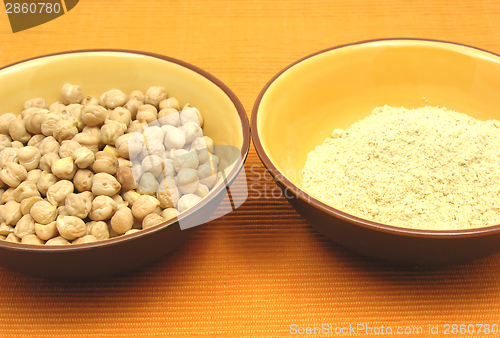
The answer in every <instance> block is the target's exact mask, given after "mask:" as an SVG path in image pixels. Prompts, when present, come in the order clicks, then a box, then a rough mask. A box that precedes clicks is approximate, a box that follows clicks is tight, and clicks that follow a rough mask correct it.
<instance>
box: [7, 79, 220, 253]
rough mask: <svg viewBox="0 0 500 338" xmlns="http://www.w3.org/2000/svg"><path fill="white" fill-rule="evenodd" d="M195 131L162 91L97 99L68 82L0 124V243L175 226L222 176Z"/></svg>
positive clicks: (193, 112)
mask: <svg viewBox="0 0 500 338" xmlns="http://www.w3.org/2000/svg"><path fill="white" fill-rule="evenodd" d="M202 127H203V116H202V115H201V113H200V111H199V110H198V109H196V108H194V107H191V106H190V105H189V104H186V105H185V106H184V107H183V108H182V109H181V106H180V104H179V101H178V100H177V99H176V98H174V97H168V96H167V92H166V90H165V88H163V87H150V88H149V89H148V90H147V91H146V92H145V93H142V92H140V91H133V92H132V93H130V95H127V94H125V93H123V92H122V91H120V90H118V89H112V90H109V91H107V92H105V93H104V94H102V95H101V97H100V98H99V99H98V98H95V97H92V96H86V97H84V96H83V92H82V89H81V88H80V86H78V85H74V84H69V83H67V84H65V85H64V86H63V87H62V89H61V100H60V101H57V102H54V103H52V104H50V106H49V105H48V104H47V102H46V101H45V100H44V99H43V98H35V99H31V100H28V101H26V102H25V104H24V110H23V111H22V112H21V114H19V115H16V114H13V113H6V114H2V115H0V188H1V189H0V239H2V240H5V241H9V242H16V243H24V244H39V245H42V244H44V245H67V244H80V243H90V242H96V241H100V240H105V239H108V238H112V237H116V236H121V235H127V234H131V233H134V232H137V231H140V230H141V229H146V228H149V227H152V226H154V225H158V224H160V223H163V222H165V221H168V220H171V219H173V218H176V217H177V216H178V214H179V213H181V212H183V211H185V210H187V209H189V208H191V207H192V206H193V205H195V204H196V203H198V202H199V201H200V200H201V199H202V198H203V197H205V196H206V195H207V194H208V193H209V191H210V189H211V188H212V187H213V186H214V184H215V182H216V181H217V178H218V175H217V174H218V172H219V170H220V169H221V168H225V167H227V162H226V163H224V162H225V161H224V160H223V159H220V160H219V158H218V157H217V156H216V155H215V154H213V148H214V144H213V141H212V140H211V139H210V138H209V137H207V136H204V135H203V130H202Z"/></svg>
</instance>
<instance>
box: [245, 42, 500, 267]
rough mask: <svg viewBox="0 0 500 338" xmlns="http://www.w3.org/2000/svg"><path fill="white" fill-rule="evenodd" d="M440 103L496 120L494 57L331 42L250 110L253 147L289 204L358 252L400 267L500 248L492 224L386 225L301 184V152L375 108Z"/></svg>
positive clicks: (406, 45) (274, 82)
mask: <svg viewBox="0 0 500 338" xmlns="http://www.w3.org/2000/svg"><path fill="white" fill-rule="evenodd" d="M384 105H390V106H403V107H406V108H417V107H422V106H426V105H429V106H441V107H443V106H444V107H447V108H449V109H453V110H456V111H459V112H462V113H465V114H468V115H471V116H472V117H475V118H477V119H480V120H487V119H499V118H500V112H499V107H500V57H499V56H498V55H496V54H493V53H490V52H487V51H484V50H481V49H477V48H473V47H468V46H464V45H460V44H455V43H449V42H442V41H428V40H414V39H389V40H377V41H366V42H360V43H354V44H349V45H343V46H338V47H334V48H331V49H327V50H323V51H320V52H318V53H315V54H312V55H309V56H307V57H305V58H303V59H301V60H298V61H297V62H294V63H293V64H291V65H290V66H288V67H286V68H285V69H283V70H282V71H280V72H279V73H278V74H276V75H275V76H274V77H273V78H272V79H271V80H270V81H269V82H268V83H267V85H266V86H265V87H264V89H263V90H262V91H261V93H260V95H259V96H258V98H257V101H256V103H255V106H254V108H253V113H252V119H251V127H252V134H253V139H254V144H255V148H256V150H257V152H258V154H259V156H260V158H261V160H262V162H263V163H264V165H265V166H266V168H267V169H268V171H269V172H270V173H271V174H272V175H273V176H274V178H275V180H276V182H277V183H278V185H279V186H280V187H281V189H282V190H283V192H284V194H285V196H286V197H287V199H288V201H289V202H290V204H291V205H292V206H293V207H294V208H295V209H296V210H297V211H298V212H299V213H300V214H301V215H302V216H303V217H304V218H305V219H306V220H307V221H308V222H309V223H310V224H311V225H312V226H313V227H315V228H316V229H317V230H318V231H319V232H321V233H323V234H324V235H325V236H326V237H328V238H330V239H332V240H334V241H335V242H337V243H339V244H341V245H343V246H345V247H347V248H349V249H352V250H354V251H356V252H358V253H361V254H365V255H369V256H373V257H377V258H380V259H383V260H389V261H395V262H399V263H404V264H417V265H418V264H422V265H444V264H454V263H462V262H466V261H471V260H475V259H478V258H481V257H485V256H488V255H492V254H494V253H496V252H498V251H500V245H498V243H500V225H495V226H488V227H484V228H475V229H464V230H453V231H451V230H447V231H439V230H422V229H410V228H401V227H395V226H390V225H386V224H381V223H377V222H372V221H369V220H365V219H361V218H359V217H356V216H353V215H350V214H348V213H345V212H343V211H341V210H339V209H336V208H334V207H332V206H329V205H327V204H325V203H323V202H322V201H320V200H319V199H317V198H315V197H314V196H311V195H309V194H308V193H307V192H306V191H304V190H303V188H302V184H301V179H300V171H301V169H302V168H303V167H304V164H305V162H306V159H307V154H308V153H309V152H310V151H312V150H314V148H315V146H317V145H321V144H322V143H323V141H324V140H325V139H326V138H328V137H329V136H330V133H331V132H332V130H333V129H335V128H342V129H345V128H347V127H348V126H350V125H351V124H352V123H354V122H356V121H358V120H360V119H362V118H364V117H366V116H367V115H369V114H370V113H371V111H372V110H373V109H374V108H375V107H379V106H384Z"/></svg>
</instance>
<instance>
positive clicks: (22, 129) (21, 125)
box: [9, 119, 31, 143]
mask: <svg viewBox="0 0 500 338" xmlns="http://www.w3.org/2000/svg"><path fill="white" fill-rule="evenodd" d="M25 123H26V122H25V121H24V120H21V119H13V120H12V121H10V124H9V134H10V137H11V138H12V139H13V140H14V141H19V142H21V143H26V142H28V141H29V139H30V138H31V135H30V134H29V133H28V132H27V131H26V124H25Z"/></svg>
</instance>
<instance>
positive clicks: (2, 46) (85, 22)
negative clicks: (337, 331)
mask: <svg viewBox="0 0 500 338" xmlns="http://www.w3.org/2000/svg"><path fill="white" fill-rule="evenodd" d="M384 37H415V38H432V39H441V40H449V41H454V42H460V43H464V44H468V45H473V46H476V47H480V48H484V49H487V50H490V51H492V52H496V53H500V4H499V3H498V1H491V0H485V1H481V2H479V1H473V0H468V1H465V0H463V1H443V0H441V1H426V0H420V1H390V0H386V1H380V0H377V1H375V0H352V1H345V0H344V1H339V0H335V1H291V0H282V1H271V0H265V1H258V0H253V1H239V0H238V1H237V0H233V1H229V0H227V1H224V0H216V1H188V0H185V1H159V0H157V1H153V0H150V1H125V0H122V1H117V0H106V1H97V0H83V1H82V0H81V1H80V3H79V4H78V5H77V6H76V7H75V8H74V9H73V10H72V11H71V12H69V13H67V14H66V15H64V16H62V17H60V18H58V19H56V20H54V21H51V22H49V23H46V24H44V25H42V26H38V27H35V28H32V29H30V30H27V31H23V32H19V33H16V34H13V33H12V32H11V30H10V26H9V22H8V19H7V15H6V14H5V13H4V12H3V9H2V13H0V66H4V65H6V64H9V63H12V62H15V61H19V60H23V59H26V58H29V57H33V56H37V55H43V54H48V53H54V52H59V51H64V50H71V49H86V48H124V49H134V50H142V51H148V52H155V53H160V54H165V55H169V56H172V57H175V58H178V59H182V60H185V61H187V62H190V63H192V64H194V65H196V66H199V67H201V68H203V69H205V70H207V71H208V72H210V73H212V74H213V75H215V76H216V77H218V78H219V79H221V80H222V81H223V82H224V83H226V84H227V85H228V86H229V87H230V88H231V89H232V90H233V91H234V92H235V93H236V95H237V96H238V97H239V98H240V100H241V101H242V103H243V105H244V106H245V108H246V110H247V113H248V115H249V116H250V113H251V109H252V106H253V102H254V100H255V98H256V97H257V95H258V93H259V91H260V89H261V88H262V87H263V86H264V85H265V83H266V82H267V81H268V80H269V79H270V78H271V77H272V76H273V75H274V74H275V73H277V72H278V71H279V70H280V69H282V68H283V67H285V66H286V65H288V64H289V63H291V62H292V61H294V60H296V59H298V58H301V57H303V56H305V55H308V54H310V53H313V52H316V51H318V50H321V49H324V48H327V47H332V46H335V45H339V44H344V43H349V42H355V41H359V40H365V39H374V38H384ZM499 90H500V88H499ZM252 166H253V167H252ZM246 167H247V177H248V179H249V181H250V182H249V184H250V196H249V199H248V201H247V202H246V203H245V204H244V205H243V206H242V207H240V209H238V210H237V211H236V212H233V213H232V214H230V215H227V216H225V217H223V218H221V219H219V220H217V221H214V222H212V223H210V224H207V225H205V226H203V227H201V228H200V230H199V232H198V233H197V235H196V236H195V237H193V238H192V239H191V240H190V241H189V242H188V243H187V244H186V245H185V246H183V247H181V248H180V249H179V250H177V251H176V252H174V253H173V254H171V255H169V256H167V257H164V258H163V259H161V260H160V261H158V262H156V263H154V264H153V265H150V266H148V267H144V268H143V269H141V270H139V271H134V272H130V273H128V274H125V275H122V276H119V277H113V278H108V279H103V280H99V281H95V282H91V283H83V282H82V283H62V282H52V281H44V280H39V279H34V278H29V277H24V276H21V275H18V274H16V273H12V272H9V271H7V270H3V269H0V337H11V336H12V337H14V336H15V337H38V336H41V335H44V336H61V337H62V336H79V337H90V336H93V337H104V336H121V337H135V336H141V337H150V336H178V337H193V336H201V337H210V336H212V337H254V336H259V337H281V336H284V337H288V336H295V335H292V334H290V325H291V324H297V325H299V326H320V325H322V324H324V323H325V324H329V325H332V326H334V327H335V326H346V325H349V324H352V325H356V324H358V323H363V324H365V325H369V326H373V327H375V326H378V327H380V326H381V325H384V327H387V326H388V325H390V326H392V327H393V328H394V330H395V328H397V327H398V326H401V327H405V326H421V327H423V329H424V334H423V335H420V336H427V334H426V333H427V330H428V325H429V324H432V325H436V324H439V325H440V332H443V325H444V324H446V323H450V324H453V323H456V324H469V323H471V324H487V323H489V324H493V323H497V324H500V255H496V256H492V257H490V258H487V259H484V260H481V261H477V262H474V263H471V264H465V265H460V266H453V267H445V268H421V267H419V268H417V267H396V266H394V265H391V264H389V263H383V262H377V261H374V260H371V259H368V258H365V257H361V256H358V255H356V254H354V253H351V252H349V251H347V250H345V249H343V248H341V247H339V246H338V245H336V244H334V243H332V242H331V241H329V240H327V239H325V238H324V237H323V236H321V235H320V234H319V233H317V232H316V231H315V230H313V229H312V228H311V227H310V226H309V225H308V224H307V223H306V222H305V221H304V220H303V219H301V218H300V217H299V215H298V214H297V213H296V212H295V211H294V210H293V209H292V208H291V207H290V206H289V205H288V203H287V202H286V201H285V200H284V199H283V198H279V199H264V198H263V197H261V198H260V199H258V198H257V197H258V195H259V193H261V194H263V193H264V191H266V192H267V194H268V195H270V194H271V192H272V189H274V188H275V185H274V183H273V182H272V181H268V179H270V177H269V176H265V177H264V176H263V175H262V174H263V168H262V166H261V164H260V161H259V159H258V157H257V155H256V153H255V150H254V149H253V147H252V149H251V153H250V155H249V158H248V161H247V165H246ZM266 179H267V180H266ZM276 192H277V191H275V193H276ZM499 245H500V243H499ZM124 259H126V257H124ZM75 264H78V262H75ZM450 333H451V330H450ZM309 336H311V335H309ZM316 336H319V335H316ZM321 336H322V337H326V336H327V335H321ZM359 336H362V335H359ZM455 336H457V335H455ZM458 336H460V335H458ZM481 336H482V335H481ZM486 336H489V337H491V336H492V334H490V335H486Z"/></svg>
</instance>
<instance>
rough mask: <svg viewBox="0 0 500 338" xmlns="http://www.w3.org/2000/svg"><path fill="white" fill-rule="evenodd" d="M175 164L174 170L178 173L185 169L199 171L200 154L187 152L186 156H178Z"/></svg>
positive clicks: (174, 160)
mask: <svg viewBox="0 0 500 338" xmlns="http://www.w3.org/2000/svg"><path fill="white" fill-rule="evenodd" d="M173 162H174V169H175V171H177V172H179V171H180V170H181V169H184V168H191V169H197V168H198V164H199V160H198V154H197V153H196V151H186V152H185V153H184V154H182V155H180V156H176V157H175V158H174V159H173Z"/></svg>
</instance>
